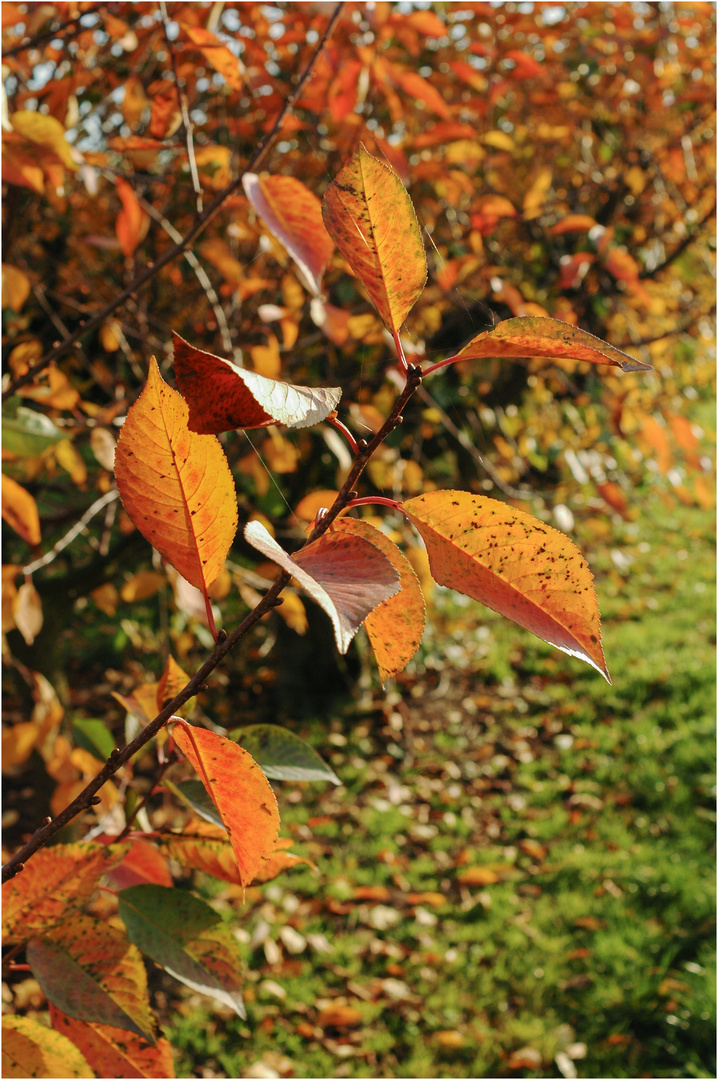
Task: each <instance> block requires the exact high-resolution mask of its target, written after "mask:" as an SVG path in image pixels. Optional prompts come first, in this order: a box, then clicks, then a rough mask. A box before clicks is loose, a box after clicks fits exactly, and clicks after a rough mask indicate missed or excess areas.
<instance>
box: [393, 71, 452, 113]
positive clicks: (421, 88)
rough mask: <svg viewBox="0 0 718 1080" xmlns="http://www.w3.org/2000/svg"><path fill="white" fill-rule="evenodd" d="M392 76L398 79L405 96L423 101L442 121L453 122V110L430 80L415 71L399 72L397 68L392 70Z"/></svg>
mask: <svg viewBox="0 0 718 1080" xmlns="http://www.w3.org/2000/svg"><path fill="white" fill-rule="evenodd" d="M392 76H393V77H394V78H396V81H397V82H398V84H399V86H400V87H401V89H402V90H403V91H404V93H405V94H409V95H410V96H411V97H413V98H415V99H416V100H418V101H423V102H424V104H425V105H426V107H427V108H428V109H431V111H432V112H435V113H436V114H437V116H440V117H441V118H442V120H451V109H450V108H449V106H448V105H447V104H446V101H445V100H444V98H443V96H442V95H441V94H440V93H439V91H438V90H437V89H436V87H435V86H432V85H431V83H430V82H429V81H428V79H425V78H423V77H422V76H421V75H419V74H418V73H417V72H415V71H401V72H397V70H396V69H395V68H392Z"/></svg>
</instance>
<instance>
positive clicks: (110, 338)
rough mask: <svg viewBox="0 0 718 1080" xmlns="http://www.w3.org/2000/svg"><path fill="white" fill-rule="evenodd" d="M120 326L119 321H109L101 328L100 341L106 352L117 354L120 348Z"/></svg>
mask: <svg viewBox="0 0 718 1080" xmlns="http://www.w3.org/2000/svg"><path fill="white" fill-rule="evenodd" d="M120 333H121V329H120V324H119V323H118V321H117V319H108V320H107V321H106V322H103V324H102V326H101V327H100V332H99V335H98V337H99V339H100V344H101V345H102V348H103V349H104V350H105V352H110V353H112V352H117V350H118V349H119V347H120Z"/></svg>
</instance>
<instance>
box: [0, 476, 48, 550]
mask: <svg viewBox="0 0 718 1080" xmlns="http://www.w3.org/2000/svg"><path fill="white" fill-rule="evenodd" d="M2 516H3V519H4V520H5V521H7V523H8V525H10V526H11V528H13V529H14V530H15V532H16V533H17V534H18V536H21V537H22V539H23V540H24V541H25V542H26V543H28V544H29V545H30V546H31V547H35V545H36V544H39V543H40V540H41V539H42V537H41V535H40V515H39V514H38V512H37V503H36V502H35V500H34V498H33V497H32V495H31V494H30V492H29V491H27V490H26V489H25V488H24V487H23V486H22V484H18V482H17V480H13V478H12V477H11V476H5V475H3V478H2Z"/></svg>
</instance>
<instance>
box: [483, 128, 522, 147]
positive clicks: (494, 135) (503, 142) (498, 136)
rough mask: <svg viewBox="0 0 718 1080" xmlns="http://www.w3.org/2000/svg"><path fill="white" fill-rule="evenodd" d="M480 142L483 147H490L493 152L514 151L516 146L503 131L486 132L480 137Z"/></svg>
mask: <svg viewBox="0 0 718 1080" xmlns="http://www.w3.org/2000/svg"><path fill="white" fill-rule="evenodd" d="M481 141H482V142H483V143H484V145H485V146H491V147H493V149H494V150H509V151H511V150H515V149H516V144H515V143H514V140H513V139H512V138H511V136H510V135H507V134H506V132H505V131H487V132H486V134H485V135H482V137H481Z"/></svg>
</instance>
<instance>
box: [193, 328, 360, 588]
mask: <svg viewBox="0 0 718 1080" xmlns="http://www.w3.org/2000/svg"><path fill="white" fill-rule="evenodd" d="M172 339H173V342H174V358H175V360H174V362H175V377H176V379H177V385H178V386H179V388H180V390H181V391H182V393H183V395H184V396H185V397H186V398H187V401H188V403H189V423H190V431H196V432H200V433H201V434H204V435H208V434H219V432H221V431H232V430H233V429H234V428H256V427H269V425H270V424H284V425H286V426H287V427H296V428H302V427H310V426H311V425H312V424H319V423H321V421H322V420H325V419H326V417H327V416H328V415H329V413H330V412H332V411H333V409H335V408H336V406H337V404H338V402H339V398H340V397H341V389H340V388H339V387H338V386H332V387H326V388H323V387H320V388H318V389H314V390H313V389H311V388H310V387H308V386H293V385H292V384H291V383H286V382H280V381H278V380H276V379H268V378H266V377H265V376H264V375H258V374H257V372H256V371H247V370H246V369H245V368H239V367H237V366H236V365H235V364H232V363H231V362H230V361H229V360H223V359H222V358H221V357H219V356H214V355H213V354H212V353H208V352H203V350H202V349H195V348H194V347H193V346H192V345H190V344H189V343H188V342H186V341H185V340H184V339H183V338H181V337H180V336H179V334H175V333H174V332H173V334H172ZM186 576H187V575H185V577H186Z"/></svg>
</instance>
